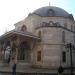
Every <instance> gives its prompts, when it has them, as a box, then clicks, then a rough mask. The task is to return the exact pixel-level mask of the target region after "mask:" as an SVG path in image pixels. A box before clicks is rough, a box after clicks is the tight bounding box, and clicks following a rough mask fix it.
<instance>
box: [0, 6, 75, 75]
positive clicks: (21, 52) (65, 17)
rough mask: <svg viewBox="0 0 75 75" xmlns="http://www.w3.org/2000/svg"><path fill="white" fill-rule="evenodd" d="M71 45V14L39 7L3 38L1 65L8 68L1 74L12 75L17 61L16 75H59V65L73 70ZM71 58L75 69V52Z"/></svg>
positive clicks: (74, 35)
mask: <svg viewBox="0 0 75 75" xmlns="http://www.w3.org/2000/svg"><path fill="white" fill-rule="evenodd" d="M69 43H72V45H73V46H75V24H74V18H73V16H72V14H69V13H68V12H66V11H65V10H64V9H62V8H59V7H55V6H45V7H42V8H39V9H37V10H35V11H34V12H33V13H30V14H29V15H28V16H27V17H26V18H25V19H24V20H22V21H20V22H18V23H16V24H15V29H14V30H12V31H9V32H7V33H5V34H3V35H2V36H0V61H1V62H0V64H1V67H2V68H3V67H4V66H5V67H6V68H7V69H4V70H0V71H2V72H9V73H11V64H12V58H15V60H17V73H22V74H29V73H31V74H36V73H37V74H40V73H42V74H57V71H58V67H59V66H62V67H64V68H68V67H70V51H69V50H68V49H67V48H66V44H69ZM9 55H10V63H9V64H8V63H7V60H8V58H9ZM72 55H73V58H72V59H73V66H75V61H74V57H75V51H74V50H73V53H72ZM6 63H7V64H8V66H6ZM68 72H70V70H69V71H68ZM64 73H67V72H64ZM22 74H21V75H22Z"/></svg>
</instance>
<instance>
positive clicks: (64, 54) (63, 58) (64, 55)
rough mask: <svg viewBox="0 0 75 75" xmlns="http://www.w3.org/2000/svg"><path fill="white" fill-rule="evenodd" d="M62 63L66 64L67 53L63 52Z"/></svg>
mask: <svg viewBox="0 0 75 75" xmlns="http://www.w3.org/2000/svg"><path fill="white" fill-rule="evenodd" d="M62 61H63V62H66V52H64V51H63V52H62Z"/></svg>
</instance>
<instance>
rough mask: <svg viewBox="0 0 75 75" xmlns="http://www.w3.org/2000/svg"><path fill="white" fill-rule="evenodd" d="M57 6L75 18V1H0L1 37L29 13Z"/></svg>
mask: <svg viewBox="0 0 75 75" xmlns="http://www.w3.org/2000/svg"><path fill="white" fill-rule="evenodd" d="M49 2H50V5H51V6H57V7H60V8H63V9H65V10H66V11H67V12H69V13H70V14H71V13H72V14H73V16H74V18H75V0H0V35H2V34H3V33H5V32H6V31H9V30H11V29H13V28H14V24H15V23H17V22H18V21H20V20H22V19H24V18H25V17H26V16H27V15H28V14H29V13H31V12H33V11H34V10H36V9H38V8H40V7H43V6H49Z"/></svg>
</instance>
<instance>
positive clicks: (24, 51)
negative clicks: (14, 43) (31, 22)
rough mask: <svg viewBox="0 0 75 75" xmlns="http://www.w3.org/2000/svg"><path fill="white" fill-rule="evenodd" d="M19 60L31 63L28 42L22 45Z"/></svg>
mask: <svg viewBox="0 0 75 75" xmlns="http://www.w3.org/2000/svg"><path fill="white" fill-rule="evenodd" d="M19 60H24V61H25V62H28V61H30V46H29V44H28V43H27V42H26V41H24V42H22V43H21V44H20V50H19Z"/></svg>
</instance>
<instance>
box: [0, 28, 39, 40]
mask: <svg viewBox="0 0 75 75" xmlns="http://www.w3.org/2000/svg"><path fill="white" fill-rule="evenodd" d="M14 34H15V35H20V36H24V37H29V38H32V39H36V40H40V38H39V37H38V36H36V35H34V34H32V33H31V32H27V31H25V32H23V31H18V30H15V29H14V30H11V31H9V32H7V33H5V34H3V35H2V36H0V40H1V39H3V38H7V37H9V36H11V35H14Z"/></svg>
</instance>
